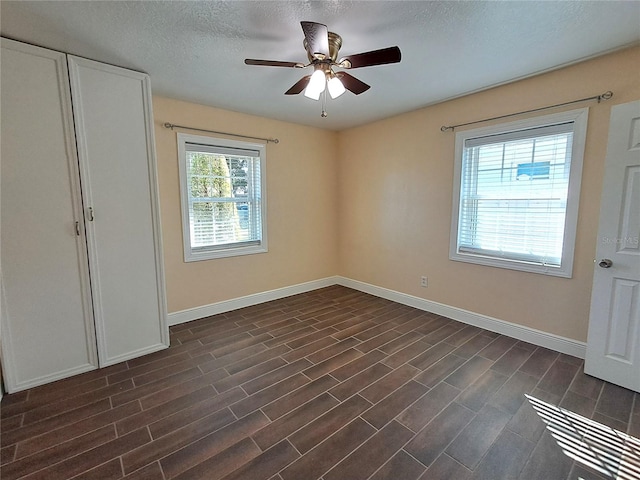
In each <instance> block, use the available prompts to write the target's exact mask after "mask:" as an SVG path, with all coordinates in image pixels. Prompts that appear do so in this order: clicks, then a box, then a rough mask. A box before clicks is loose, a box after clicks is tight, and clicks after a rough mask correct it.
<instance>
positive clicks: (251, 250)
mask: <svg viewBox="0 0 640 480" xmlns="http://www.w3.org/2000/svg"><path fill="white" fill-rule="evenodd" d="M177 141H178V163H179V174H180V201H181V206H182V239H183V245H184V261H185V262H195V261H200V260H211V259H215V258H224V257H233V256H237V255H252V254H256V253H265V252H267V251H268V247H267V198H266V192H267V188H266V187H267V181H266V147H265V145H264V144H261V143H250V142H243V141H238V140H228V139H225V138H214V137H206V136H202V135H189V134H185V133H178V134H177ZM188 143H189V144H198V145H203V146H204V148H207V147H209V148H215V147H222V148H231V149H242V150H254V151H256V150H257V151H258V152H259V156H260V162H259V164H260V218H261V222H260V227H261V237H260V240H259V241H258V242H257V243H256V241H251V242H246V243H245V242H241V243H232V244H228V245H212V246H210V247H197V248H196V247H193V246H192V245H191V234H190V217H189V188H188V187H189V179H188V178H187V147H186V144H188Z"/></svg>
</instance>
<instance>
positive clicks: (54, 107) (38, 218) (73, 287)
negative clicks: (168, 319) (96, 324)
mask: <svg viewBox="0 0 640 480" xmlns="http://www.w3.org/2000/svg"><path fill="white" fill-rule="evenodd" d="M1 70H2V78H1V82H2V83H1V84H2V89H1V96H2V122H1V124H2V133H1V135H2V143H1V145H2V150H1V155H2V168H1V171H0V179H1V187H0V191H1V194H2V198H1V201H0V204H1V206H2V211H1V215H0V217H1V241H2V259H1V264H2V284H3V289H4V292H3V294H4V297H3V302H2V303H3V308H2V310H3V312H2V352H3V368H4V373H5V381H6V385H7V388H8V390H9V392H16V391H19V390H24V389H26V388H30V387H33V386H35V385H40V384H43V383H47V382H50V381H53V380H57V379H60V378H64V377H68V376H71V375H74V374H77V373H81V372H84V371H88V370H93V369H95V368H96V367H97V357H96V349H95V333H94V329H93V318H92V312H91V303H90V292H89V291H88V288H89V287H88V285H89V284H88V270H87V259H86V247H85V245H84V232H83V228H82V205H81V204H80V194H79V190H78V165H77V159H76V154H75V145H74V132H73V120H72V118H71V103H70V99H69V83H68V82H69V80H68V74H67V67H66V60H65V56H64V54H61V53H58V52H53V51H50V50H45V49H42V48H37V47H33V46H31V45H25V44H21V43H18V42H13V41H10V40H6V39H2V57H1ZM76 221H77V222H79V223H78V230H77V231H76Z"/></svg>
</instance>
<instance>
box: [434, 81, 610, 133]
mask: <svg viewBox="0 0 640 480" xmlns="http://www.w3.org/2000/svg"><path fill="white" fill-rule="evenodd" d="M611 97H613V92H612V91H611V90H609V91H606V92H604V93H603V94H601V95H595V96H593V97H587V98H581V99H579V100H571V101H570V102H564V103H557V104H555V105H549V106H547V107H540V108H534V109H533V110H525V111H524V112H516V113H509V114H508V115H500V116H499V117H491V118H485V119H483V120H476V121H475V122H467V123H460V124H459V125H450V126H446V125H443V126H442V127H440V131H441V132H446V131H447V130H451V131H453V130H454V129H456V128H458V127H465V126H467V125H475V124H476V123H483V122H490V121H491V120H499V119H501V118H507V117H513V116H515V115H523V114H525V113H533V112H539V111H540V110H547V109H549V108H556V107H563V106H565V105H571V104H572V103H580V102H589V101H591V100H597V101H598V103H600V102H601V101H602V100H609V99H610V98H611Z"/></svg>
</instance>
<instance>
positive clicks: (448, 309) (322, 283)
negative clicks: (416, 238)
mask: <svg viewBox="0 0 640 480" xmlns="http://www.w3.org/2000/svg"><path fill="white" fill-rule="evenodd" d="M332 285H342V286H343V287H348V288H353V289H354V290H358V291H360V292H363V293H368V294H370V295H374V296H376V297H380V298H385V299H387V300H391V301H393V302H397V303H401V304H403V305H408V306H410V307H414V308H417V309H419V310H424V311H426V312H431V313H436V314H438V315H442V316H443V317H447V318H451V319H452V320H457V321H458V322H462V323H466V324H467V325H473V326H475V327H480V328H484V329H485V330H489V331H491V332H496V333H500V334H502V335H506V336H508V337H512V338H515V339H518V340H522V341H525V342H529V343H532V344H534V345H538V346H540V347H545V348H549V349H551V350H554V351H556V352H560V353H566V354H567V355H572V356H574V357H578V358H584V356H585V352H586V343H585V342H579V341H577V340H573V339H571V338H566V337H561V336H559V335H554V334H552V333H548V332H543V331H542V330H536V329H535V328H530V327H525V326H523V325H517V324H515V323H511V322H507V321H505V320H500V319H497V318H493V317H489V316H487V315H482V314H480V313H474V312H470V311H468V310H464V309H462V308H458V307H452V306H449V305H445V304H442V303H438V302H433V301H431V300H426V299H424V298H419V297H414V296H413V295H408V294H406V293H401V292H397V291H395V290H389V289H388V288H384V287H378V286H376V285H371V284H369V283H365V282H360V281H358V280H352V279H350V278H346V277H341V276H334V277H326V278H321V279H319V280H312V281H310V282H306V283H299V284H297V285H292V286H290V287H283V288H277V289H275V290H269V291H266V292H261V293H254V294H252V295H247V296H244V297H238V298H233V299H230V300H224V301H222V302H217V303H212V304H210V305H203V306H201V307H196V308H190V309H188V310H181V311H178V312H173V313H170V314H169V325H179V324H181V323H185V322H190V321H192V320H198V319H200V318H205V317H210V316H212V315H217V314H219V313H225V312H230V311H232V310H237V309H239V308H244V307H250V306H252V305H258V304H260V303H264V302H270V301H271V300H278V299H280V298H285V297H290V296H291V295H297V294H299V293H305V292H311V291H313V290H317V289H319V288H325V287H330V286H332Z"/></svg>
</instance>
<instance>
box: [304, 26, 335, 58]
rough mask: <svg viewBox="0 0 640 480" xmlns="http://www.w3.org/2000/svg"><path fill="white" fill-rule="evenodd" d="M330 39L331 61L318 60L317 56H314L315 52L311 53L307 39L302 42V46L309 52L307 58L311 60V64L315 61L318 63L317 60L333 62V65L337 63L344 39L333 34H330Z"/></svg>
mask: <svg viewBox="0 0 640 480" xmlns="http://www.w3.org/2000/svg"><path fill="white" fill-rule="evenodd" d="M328 37H329V38H328V40H329V59H323V58H318V56H317V55H314V52H310V51H309V44H308V42H307V39H306V38H305V39H304V40H303V41H302V45H304V49H305V50H306V51H307V57H308V58H309V61H310V62H311V63H314V61H317V60H331V62H332V63H335V61H336V59H337V58H338V52H339V51H340V48H341V47H342V37H341V36H340V35H338V34H337V33H333V32H329V34H328Z"/></svg>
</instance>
